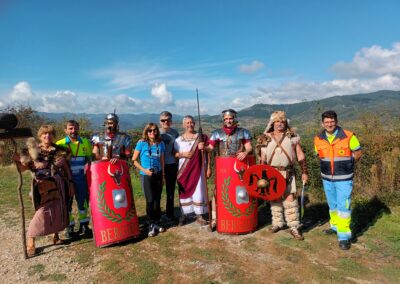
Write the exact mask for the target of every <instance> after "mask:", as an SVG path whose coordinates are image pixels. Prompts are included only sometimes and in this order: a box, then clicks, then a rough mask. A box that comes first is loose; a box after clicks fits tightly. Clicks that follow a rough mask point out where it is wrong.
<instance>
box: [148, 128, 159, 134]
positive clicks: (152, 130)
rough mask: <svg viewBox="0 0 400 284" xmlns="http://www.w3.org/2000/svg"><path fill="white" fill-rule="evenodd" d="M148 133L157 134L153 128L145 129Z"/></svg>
mask: <svg viewBox="0 0 400 284" xmlns="http://www.w3.org/2000/svg"><path fill="white" fill-rule="evenodd" d="M150 132H154V133H156V132H157V129H155V128H152V129H147V133H150Z"/></svg>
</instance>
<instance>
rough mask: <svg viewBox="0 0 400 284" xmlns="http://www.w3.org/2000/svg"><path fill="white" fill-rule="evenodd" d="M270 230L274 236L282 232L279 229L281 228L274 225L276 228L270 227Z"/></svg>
mask: <svg viewBox="0 0 400 284" xmlns="http://www.w3.org/2000/svg"><path fill="white" fill-rule="evenodd" d="M268 230H269V231H270V232H271V233H274V234H275V233H277V232H279V231H280V230H282V228H281V227H279V226H276V225H274V226H272V227H270V228H269V229H268Z"/></svg>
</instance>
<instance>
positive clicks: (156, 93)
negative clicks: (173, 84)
mask: <svg viewBox="0 0 400 284" xmlns="http://www.w3.org/2000/svg"><path fill="white" fill-rule="evenodd" d="M151 95H152V96H153V97H155V98H157V99H158V100H159V103H160V104H162V105H171V104H172V103H173V98H172V93H171V92H170V91H168V90H167V85H166V84H164V83H162V84H155V85H154V86H153V87H152V88H151Z"/></svg>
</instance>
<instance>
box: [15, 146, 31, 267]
mask: <svg viewBox="0 0 400 284" xmlns="http://www.w3.org/2000/svg"><path fill="white" fill-rule="evenodd" d="M11 142H12V144H13V146H14V155H16V154H17V142H15V140H14V139H13V138H11ZM14 164H15V167H16V168H17V172H18V186H17V193H18V199H19V206H20V210H21V239H22V250H23V253H24V259H27V258H28V253H27V251H26V234H25V207H24V200H23V198H22V182H23V180H22V174H21V170H20V169H19V166H18V162H17V161H15V160H14Z"/></svg>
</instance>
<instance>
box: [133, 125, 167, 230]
mask: <svg viewBox="0 0 400 284" xmlns="http://www.w3.org/2000/svg"><path fill="white" fill-rule="evenodd" d="M164 152H165V144H164V142H162V141H161V136H160V131H159V130H158V126H157V124H155V123H149V124H147V125H146V126H145V128H144V130H143V134H142V139H140V140H139V141H138V143H137V145H136V148H135V151H134V152H133V157H132V161H133V164H134V165H135V167H136V168H138V169H139V173H140V181H141V184H142V187H143V192H144V196H145V198H146V213H147V218H148V222H149V237H154V236H155V235H156V234H157V233H162V232H165V228H164V226H163V225H162V224H161V222H160V219H161V207H160V200H161V191H162V185H163V173H164ZM138 158H139V159H140V163H139V161H138Z"/></svg>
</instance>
